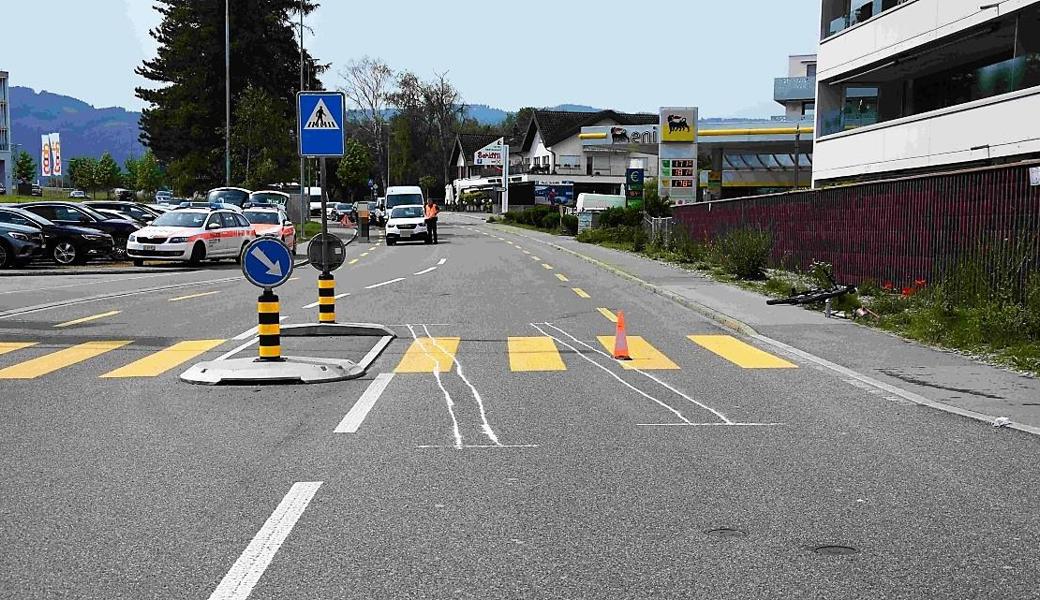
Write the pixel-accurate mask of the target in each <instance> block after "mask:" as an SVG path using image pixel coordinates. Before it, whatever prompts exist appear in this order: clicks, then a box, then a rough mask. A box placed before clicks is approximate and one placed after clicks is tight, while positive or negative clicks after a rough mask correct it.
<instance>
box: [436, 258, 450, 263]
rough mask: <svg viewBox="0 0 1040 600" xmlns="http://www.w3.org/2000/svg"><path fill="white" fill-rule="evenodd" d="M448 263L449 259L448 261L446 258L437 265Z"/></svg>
mask: <svg viewBox="0 0 1040 600" xmlns="http://www.w3.org/2000/svg"><path fill="white" fill-rule="evenodd" d="M446 262H448V259H446V258H442V259H440V260H439V261H437V264H438V265H443V264H444V263H446Z"/></svg>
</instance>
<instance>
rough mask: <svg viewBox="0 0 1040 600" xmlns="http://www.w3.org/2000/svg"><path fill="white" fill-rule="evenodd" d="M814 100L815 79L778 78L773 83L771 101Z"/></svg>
mask: <svg viewBox="0 0 1040 600" xmlns="http://www.w3.org/2000/svg"><path fill="white" fill-rule="evenodd" d="M814 98H816V78H815V77H779V78H777V79H775V80H774V81H773V100H775V101H777V102H788V101H791V100H812V99H814Z"/></svg>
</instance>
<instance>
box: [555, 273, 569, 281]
mask: <svg viewBox="0 0 1040 600" xmlns="http://www.w3.org/2000/svg"><path fill="white" fill-rule="evenodd" d="M556 278H557V279H559V280H560V281H562V282H564V283H567V282H568V281H570V279H567V276H566V275H564V274H563V273H557V274H556Z"/></svg>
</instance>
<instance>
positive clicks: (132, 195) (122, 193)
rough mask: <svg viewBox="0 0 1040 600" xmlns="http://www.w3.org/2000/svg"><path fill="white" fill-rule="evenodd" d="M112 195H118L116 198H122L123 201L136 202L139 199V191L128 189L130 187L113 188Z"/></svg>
mask: <svg viewBox="0 0 1040 600" xmlns="http://www.w3.org/2000/svg"><path fill="white" fill-rule="evenodd" d="M112 195H113V196H115V197H116V200H121V201H123V202H136V201H137V192H135V191H133V190H128V189H124V188H116V189H114V190H112Z"/></svg>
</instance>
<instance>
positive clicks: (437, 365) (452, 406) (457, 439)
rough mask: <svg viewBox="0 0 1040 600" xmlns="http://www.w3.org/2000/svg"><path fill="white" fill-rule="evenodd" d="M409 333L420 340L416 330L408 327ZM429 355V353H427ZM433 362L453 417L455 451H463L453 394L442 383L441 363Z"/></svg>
mask: <svg viewBox="0 0 1040 600" xmlns="http://www.w3.org/2000/svg"><path fill="white" fill-rule="evenodd" d="M407 327H408V332H409V333H411V334H412V339H413V340H415V341H418V340H419V336H417V335H415V329H414V328H413V327H412V326H411V325H408V326H407ZM427 355H429V352H427ZM430 360H432V361H433V377H434V379H436V380H437V387H439V388H441V393H443V394H444V402H445V404H447V405H448V415H449V416H451V430H452V435H453V436H454V437H455V449H456V450H462V432H461V431H459V420H458V418H457V417H456V416H455V402H454V401H453V400H452V399H451V394H449V393H448V390H447V388H445V387H444V382H443V381H441V363H440V361H439V360H437V359H436V358H433V357H430Z"/></svg>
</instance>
